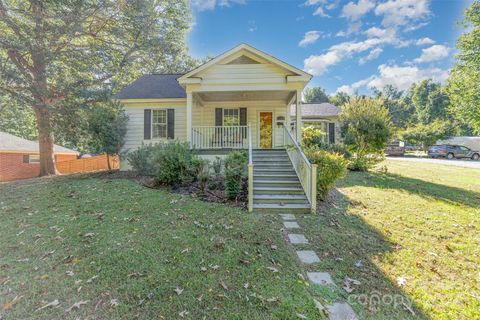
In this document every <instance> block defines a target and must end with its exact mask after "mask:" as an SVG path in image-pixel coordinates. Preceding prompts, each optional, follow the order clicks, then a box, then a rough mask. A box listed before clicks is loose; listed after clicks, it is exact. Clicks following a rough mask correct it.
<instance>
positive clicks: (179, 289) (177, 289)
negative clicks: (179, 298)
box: [174, 287, 183, 295]
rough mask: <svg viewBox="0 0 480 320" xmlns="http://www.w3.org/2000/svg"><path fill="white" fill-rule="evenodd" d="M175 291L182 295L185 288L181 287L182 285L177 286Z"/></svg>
mask: <svg viewBox="0 0 480 320" xmlns="http://www.w3.org/2000/svg"><path fill="white" fill-rule="evenodd" d="M174 291H175V292H176V293H177V294H178V295H181V294H182V292H183V289H182V288H180V287H176V288H175V290H174Z"/></svg>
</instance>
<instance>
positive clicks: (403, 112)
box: [374, 85, 415, 128]
mask: <svg viewBox="0 0 480 320" xmlns="http://www.w3.org/2000/svg"><path fill="white" fill-rule="evenodd" d="M374 96H375V98H377V99H383V103H384V105H385V107H386V108H387V109H388V112H389V114H390V117H391V120H392V123H393V124H394V125H395V126H396V127H397V128H405V127H406V126H407V125H408V124H410V123H411V122H412V121H415V119H414V117H415V108H414V107H413V105H412V104H411V101H410V99H409V98H408V96H405V94H404V92H403V91H401V90H398V89H397V88H395V87H394V86H392V85H387V86H385V87H384V88H383V90H381V91H380V90H377V89H374Z"/></svg>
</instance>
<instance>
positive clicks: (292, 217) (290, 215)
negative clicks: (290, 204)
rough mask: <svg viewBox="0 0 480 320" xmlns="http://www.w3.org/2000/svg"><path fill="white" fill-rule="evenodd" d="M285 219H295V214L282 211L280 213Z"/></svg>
mask: <svg viewBox="0 0 480 320" xmlns="http://www.w3.org/2000/svg"><path fill="white" fill-rule="evenodd" d="M280 217H282V219H283V220H295V216H294V215H293V214H291V213H282V214H280Z"/></svg>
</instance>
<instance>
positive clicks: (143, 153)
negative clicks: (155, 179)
mask: <svg viewBox="0 0 480 320" xmlns="http://www.w3.org/2000/svg"><path fill="white" fill-rule="evenodd" d="M154 150H155V145H152V144H142V146H140V147H138V149H137V150H134V151H131V152H129V153H128V154H127V161H128V163H129V164H130V166H131V167H132V169H133V171H135V172H136V173H137V174H139V175H142V176H153V175H154V173H155V171H154V166H153V152H154Z"/></svg>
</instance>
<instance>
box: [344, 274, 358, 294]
mask: <svg viewBox="0 0 480 320" xmlns="http://www.w3.org/2000/svg"><path fill="white" fill-rule="evenodd" d="M352 285H357V286H358V285H360V281H358V280H355V279H352V278H349V277H345V278H344V279H343V286H342V288H343V289H344V290H345V291H347V292H348V293H350V292H352V291H353V286H352Z"/></svg>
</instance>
